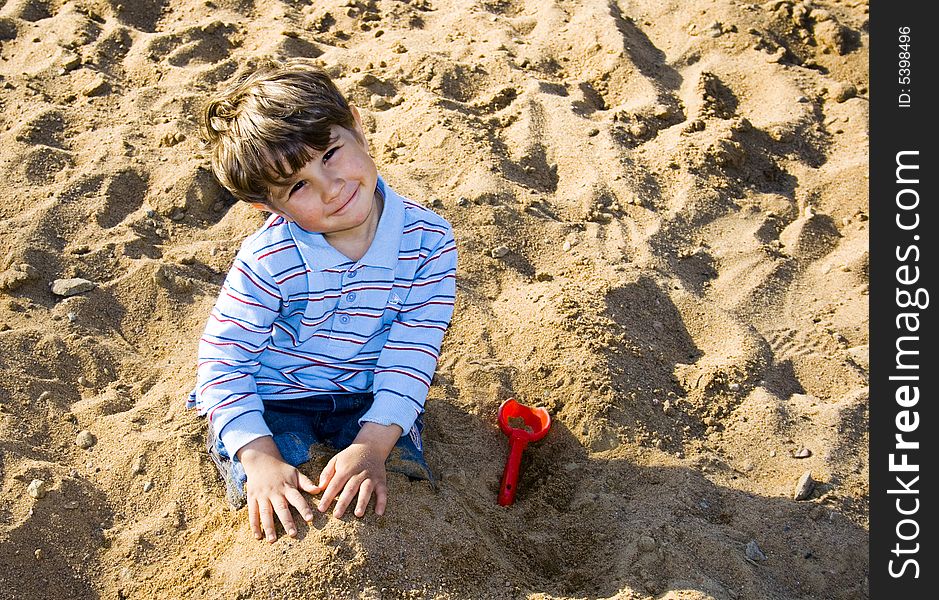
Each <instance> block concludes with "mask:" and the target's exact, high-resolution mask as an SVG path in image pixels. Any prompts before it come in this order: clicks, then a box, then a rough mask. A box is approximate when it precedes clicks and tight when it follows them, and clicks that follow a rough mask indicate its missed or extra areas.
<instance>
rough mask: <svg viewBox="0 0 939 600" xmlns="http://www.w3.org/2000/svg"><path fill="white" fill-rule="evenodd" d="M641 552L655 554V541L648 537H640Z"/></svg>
mask: <svg viewBox="0 0 939 600" xmlns="http://www.w3.org/2000/svg"><path fill="white" fill-rule="evenodd" d="M638 545H639V551H640V552H646V553H649V552H655V548H656V543H655V539H653V538H652V537H650V536H648V535H641V536H639V544H638Z"/></svg>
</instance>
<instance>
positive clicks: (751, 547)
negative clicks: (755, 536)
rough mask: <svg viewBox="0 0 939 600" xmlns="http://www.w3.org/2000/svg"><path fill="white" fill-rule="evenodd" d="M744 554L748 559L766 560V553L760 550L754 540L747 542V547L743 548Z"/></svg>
mask: <svg viewBox="0 0 939 600" xmlns="http://www.w3.org/2000/svg"><path fill="white" fill-rule="evenodd" d="M744 554H746V557H747V558H749V559H750V560H766V555H765V554H763V551H762V550H760V546H759V545H758V544H757V543H756V540H750V541H749V542H747V548H746V550H744Z"/></svg>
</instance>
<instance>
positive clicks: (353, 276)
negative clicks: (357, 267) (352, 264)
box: [349, 271, 355, 279]
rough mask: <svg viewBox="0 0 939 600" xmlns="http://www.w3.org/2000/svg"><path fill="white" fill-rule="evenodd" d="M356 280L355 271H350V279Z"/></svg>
mask: <svg viewBox="0 0 939 600" xmlns="http://www.w3.org/2000/svg"><path fill="white" fill-rule="evenodd" d="M354 278H355V271H349V279H354Z"/></svg>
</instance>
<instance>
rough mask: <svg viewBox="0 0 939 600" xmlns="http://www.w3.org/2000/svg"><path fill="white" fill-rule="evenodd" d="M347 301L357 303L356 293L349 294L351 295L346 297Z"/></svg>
mask: <svg viewBox="0 0 939 600" xmlns="http://www.w3.org/2000/svg"><path fill="white" fill-rule="evenodd" d="M346 300H348V301H349V302H355V292H349V295H347V296H346Z"/></svg>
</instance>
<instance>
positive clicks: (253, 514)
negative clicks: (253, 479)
mask: <svg viewBox="0 0 939 600" xmlns="http://www.w3.org/2000/svg"><path fill="white" fill-rule="evenodd" d="M248 525H250V526H251V531H252V533H254V538H255V539H258V540H259V539H261V538H263V537H264V534H263V533H262V532H261V519H260V518H259V517H258V503H257V502H255V501H254V498H249V499H248Z"/></svg>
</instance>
